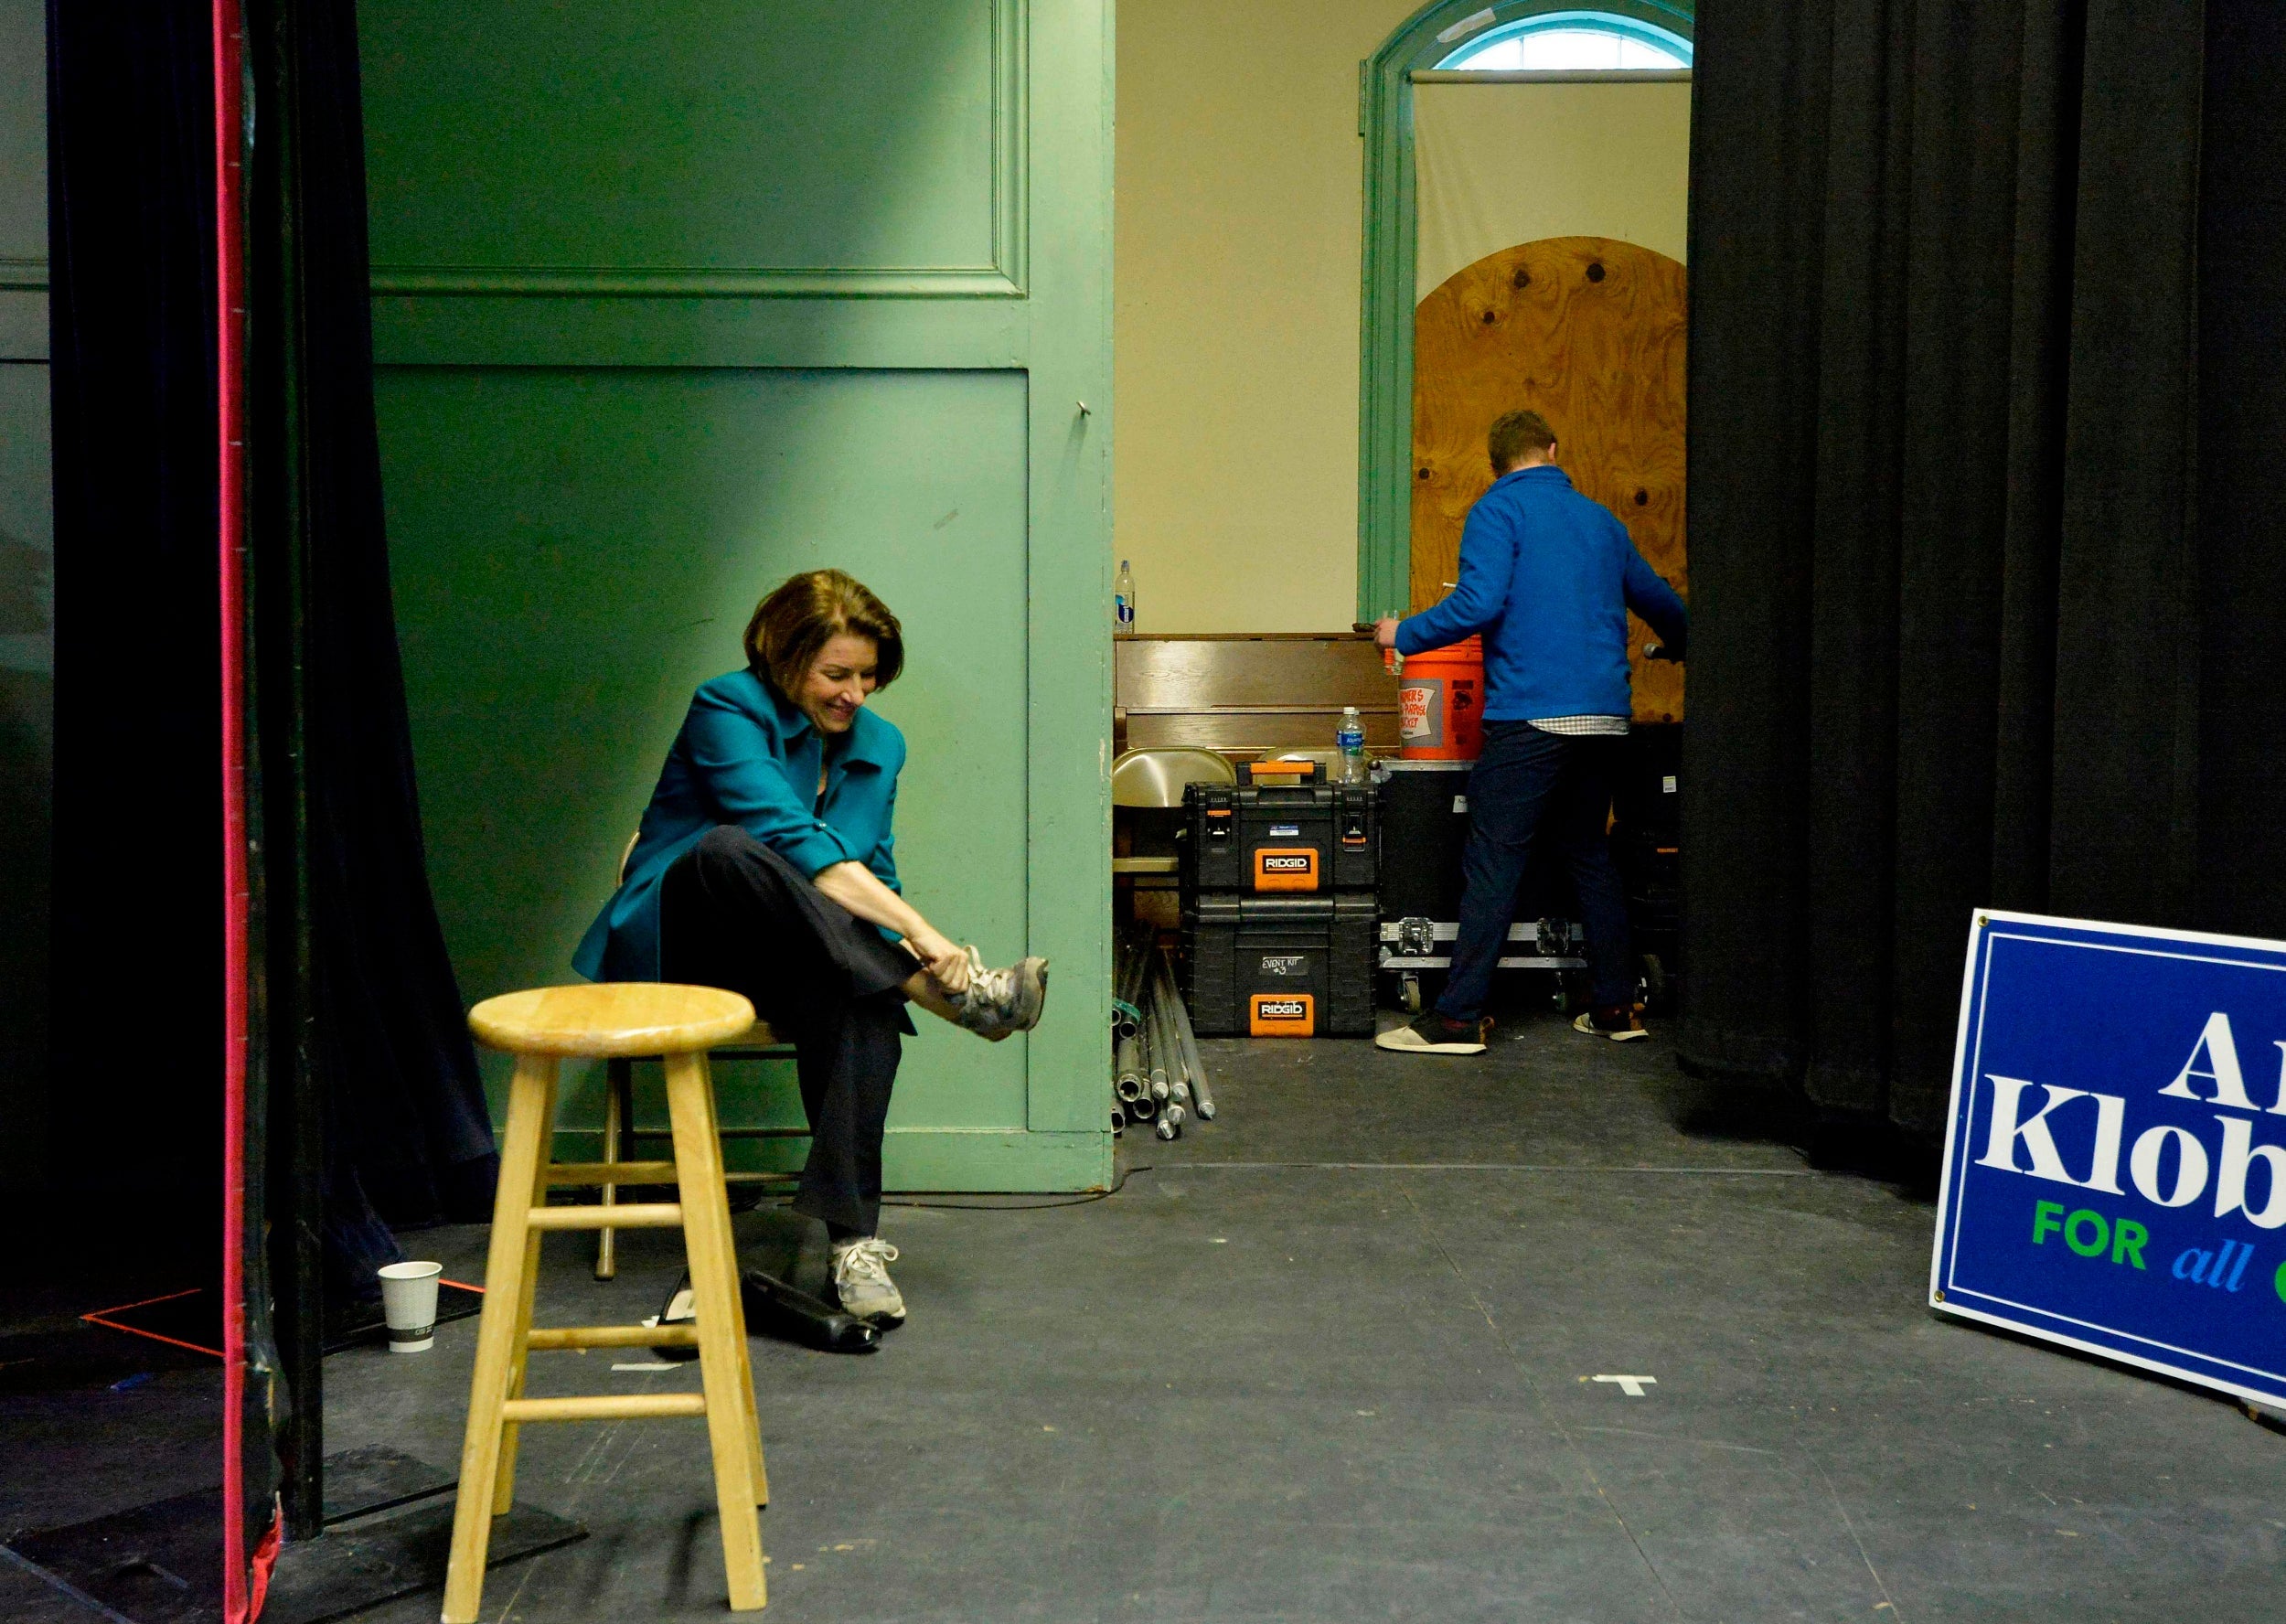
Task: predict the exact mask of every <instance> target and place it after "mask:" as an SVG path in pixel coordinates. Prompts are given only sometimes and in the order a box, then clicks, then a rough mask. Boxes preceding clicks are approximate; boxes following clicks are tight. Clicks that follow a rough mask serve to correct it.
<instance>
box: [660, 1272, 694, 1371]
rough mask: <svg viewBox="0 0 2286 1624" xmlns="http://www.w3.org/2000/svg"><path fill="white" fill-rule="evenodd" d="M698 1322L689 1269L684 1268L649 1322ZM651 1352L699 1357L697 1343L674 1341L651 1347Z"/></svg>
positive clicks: (671, 1356)
mask: <svg viewBox="0 0 2286 1624" xmlns="http://www.w3.org/2000/svg"><path fill="white" fill-rule="evenodd" d="M698 1322H699V1309H698V1305H697V1301H696V1299H695V1298H693V1297H692V1296H691V1292H690V1271H689V1269H685V1270H684V1271H683V1272H682V1274H681V1275H679V1276H678V1277H677V1278H676V1281H675V1284H674V1286H673V1287H672V1288H671V1289H669V1290H668V1293H667V1300H666V1301H665V1302H664V1303H662V1304H661V1305H659V1311H658V1318H657V1319H656V1320H652V1321H651V1323H652V1324H654V1325H696V1324H697V1323H698ZM651 1352H653V1353H655V1354H657V1356H658V1357H659V1358H661V1359H678V1360H679V1359H696V1358H698V1357H699V1344H698V1343H696V1342H690V1343H688V1344H686V1343H681V1342H674V1343H669V1344H668V1346H666V1347H664V1348H653V1349H652V1350H651Z"/></svg>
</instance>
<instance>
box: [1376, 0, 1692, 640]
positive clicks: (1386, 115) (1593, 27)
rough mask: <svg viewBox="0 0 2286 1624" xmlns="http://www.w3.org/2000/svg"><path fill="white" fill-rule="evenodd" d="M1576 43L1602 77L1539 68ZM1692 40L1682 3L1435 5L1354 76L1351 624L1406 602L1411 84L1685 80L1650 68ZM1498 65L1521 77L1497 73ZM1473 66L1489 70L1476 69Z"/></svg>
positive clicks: (1413, 221) (1448, 0) (1683, 52)
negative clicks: (1360, 166)
mask: <svg viewBox="0 0 2286 1624" xmlns="http://www.w3.org/2000/svg"><path fill="white" fill-rule="evenodd" d="M1580 36H1595V37H1599V38H1600V39H1601V40H1602V41H1604V42H1606V43H1608V48H1609V49H1610V50H1611V52H1612V60H1613V63H1614V66H1612V67H1610V68H1579V69H1571V68H1561V67H1554V68H1551V67H1544V66H1542V64H1545V63H1552V62H1554V61H1557V60H1559V58H1558V57H1557V56H1556V55H1555V54H1554V53H1557V52H1559V51H1562V50H1565V49H1573V50H1576V49H1577V48H1579V47H1580V45H1581V44H1582V43H1583V41H1582V40H1581V39H1580V38H1579V37H1580ZM1567 37H1568V38H1567ZM1692 40H1693V5H1692V4H1691V0H1603V3H1602V4H1599V5H1596V6H1595V7H1594V9H1593V10H1586V9H1583V8H1581V7H1580V6H1578V5H1576V4H1570V5H1567V4H1565V3H1564V0H1495V3H1494V4H1492V5H1474V4H1471V0H1438V3H1437V4H1432V5H1426V6H1424V7H1422V8H1421V10H1419V11H1418V12H1416V13H1415V14H1414V16H1412V17H1411V18H1410V19H1409V20H1408V21H1407V22H1406V23H1405V25H1404V26H1403V27H1400V28H1398V29H1397V30H1396V31H1395V32H1394V33H1393V34H1391V35H1390V37H1388V38H1387V39H1386V40H1384V41H1383V44H1382V47H1381V48H1380V49H1379V50H1377V51H1375V52H1374V53H1373V57H1372V58H1371V59H1368V60H1367V61H1366V62H1365V63H1364V64H1363V83H1362V87H1361V96H1360V106H1359V115H1360V116H1359V127H1358V133H1359V134H1360V135H1362V136H1363V137H1364V139H1365V146H1366V152H1365V201H1364V242H1363V254H1362V320H1361V323H1360V327H1361V335H1362V355H1361V360H1360V379H1359V401H1358V453H1359V454H1358V599H1357V603H1358V614H1359V617H1360V618H1361V619H1372V618H1373V617H1375V616H1378V615H1380V614H1384V613H1388V612H1390V611H1391V610H1394V609H1401V608H1402V607H1403V606H1404V605H1405V604H1406V603H1407V602H1408V601H1410V598H1411V581H1410V577H1411V524H1412V508H1413V492H1412V488H1411V487H1412V486H1413V484H1414V483H1415V480H1414V472H1413V470H1414V459H1413V421H1412V420H1413V384H1414V336H1415V305H1416V303H1417V301H1418V300H1419V298H1420V295H1421V290H1420V289H1419V288H1418V287H1417V286H1416V283H1415V276H1416V268H1417V259H1416V256H1417V251H1418V241H1419V205H1418V197H1417V190H1416V175H1415V149H1414V94H1415V84H1416V83H1419V82H1422V81H1423V80H1429V81H1434V80H1437V79H1441V78H1451V79H1458V80H1496V79H1499V80H1505V79H1510V78H1522V79H1527V80H1541V81H1546V80H1574V81H1578V80H1596V79H1602V78H1606V77H1611V76H1619V77H1624V78H1628V79H1631V80H1634V79H1643V78H1648V77H1659V76H1662V75H1663V76H1668V77H1675V78H1682V77H1686V75H1684V74H1682V73H1678V72H1676V70H1675V69H1672V66H1668V67H1665V68H1662V67H1661V66H1660V60H1661V56H1660V55H1659V54H1660V53H1663V59H1665V60H1667V61H1668V62H1670V63H1672V61H1673V60H1682V61H1685V62H1687V60H1688V57H1689V53H1690V51H1691V49H1692ZM1629 48H1632V49H1631V50H1630V49H1629ZM1496 53H1497V54H1496ZM1510 54H1513V55H1514V56H1515V57H1516V59H1517V60H1518V61H1519V62H1520V63H1522V64H1524V65H1523V66H1522V67H1521V68H1511V67H1508V66H1507V65H1506V64H1507V59H1508V57H1509V55H1510ZM1622 57H1625V58H1626V61H1625V62H1622V61H1621V58H1622ZM1479 62H1486V63H1494V62H1496V63H1498V64H1500V65H1499V66H1497V67H1492V68H1490V69H1487V68H1482V67H1479V66H1478V64H1479ZM1546 234H1547V233H1535V234H1534V235H1535V236H1537V235H1546Z"/></svg>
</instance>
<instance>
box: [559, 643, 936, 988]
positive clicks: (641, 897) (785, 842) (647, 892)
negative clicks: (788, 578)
mask: <svg viewBox="0 0 2286 1624" xmlns="http://www.w3.org/2000/svg"><path fill="white" fill-rule="evenodd" d="M821 757H822V758H823V759H824V761H825V764H826V793H825V796H824V797H823V798H822V799H820V798H818V797H817V794H816V791H817V765H818V762H819V759H820V758H821ZM904 764H905V739H904V735H903V733H901V732H898V731H897V728H896V724H895V723H893V722H890V721H884V720H883V719H882V718H881V717H879V716H876V715H874V714H873V712H872V711H871V710H860V711H859V712H858V713H857V721H856V723H855V725H854V726H852V727H851V728H850V730H849V732H847V733H846V734H843V735H842V736H841V737H840V738H839V739H838V740H836V741H835V742H834V743H832V744H831V745H830V746H829V745H828V743H827V741H826V740H825V739H824V738H823V737H822V736H821V735H820V734H819V733H818V732H817V729H816V728H815V727H813V726H812V725H811V724H810V720H809V718H808V717H807V716H805V715H803V714H802V713H801V711H800V710H796V708H795V707H794V705H793V704H792V703H791V702H790V701H789V700H785V699H782V698H780V697H779V695H778V692H777V690H776V689H774V688H772V687H771V686H770V685H769V684H768V683H767V682H765V681H764V680H763V679H762V678H761V677H760V676H759V675H758V674H757V673H755V672H754V671H753V670H744V671H732V672H731V673H730V674H729V675H728V676H725V677H717V678H715V679H714V680H713V681H711V682H709V683H706V684H704V685H702V686H701V687H700V689H699V691H698V692H697V693H695V694H693V695H692V696H691V699H690V710H689V713H688V714H687V715H685V716H684V718H683V725H682V731H681V732H678V733H677V734H676V735H675V743H674V747H673V748H672V749H670V750H668V753H667V765H666V766H665V767H664V768H662V769H661V770H660V772H659V775H658V787H657V788H656V789H654V790H653V791H652V792H651V804H650V805H649V806H648V807H645V808H644V809H643V824H642V827H641V829H640V830H639V832H638V833H637V834H636V842H635V850H634V851H633V852H632V853H630V854H629V855H628V858H627V872H626V877H625V879H624V880H622V881H621V882H620V886H619V889H618V890H617V891H616V892H614V893H613V894H612V899H611V901H610V902H608V903H604V911H603V912H602V913H598V914H597V915H596V916H595V923H594V924H591V925H589V926H588V927H587V935H584V936H582V938H581V939H580V946H579V950H578V951H577V952H576V953H574V954H572V968H573V969H576V970H577V971H579V973H580V974H581V975H582V976H585V977H586V978H588V979H589V980H591V981H656V980H657V979H658V978H659V924H658V905H659V884H660V881H663V880H665V879H666V878H667V871H668V869H670V868H672V867H673V866H674V863H675V860H676V859H677V858H678V857H680V856H681V855H682V854H683V853H684V852H686V851H688V850H689V849H691V848H692V847H693V846H696V845H697V844H698V843H699V841H700V838H701V837H702V836H704V835H705V834H706V832H707V831H708V830H709V829H710V828H715V827H717V826H718V825H721V824H735V825H736V826H737V827H739V828H742V829H744V830H745V831H746V832H747V833H748V834H750V835H752V836H753V837H754V839H757V840H760V841H761V842H762V843H763V844H764V845H765V846H767V847H769V848H770V849H772V850H774V851H775V852H777V853H778V855H779V856H781V857H783V858H785V860H787V861H788V862H790V863H792V864H793V865H794V866H795V867H796V868H797V869H799V870H801V871H802V872H803V873H805V874H807V875H810V876H812V877H815V876H816V875H817V873H818V871H820V870H824V869H829V868H831V867H832V866H833V865H834V864H836V863H841V862H861V863H863V864H864V865H865V866H866V867H867V868H869V869H871V870H872V871H873V872H874V873H875V874H877V875H879V876H880V877H881V882H882V883H883V884H885V885H887V886H888V887H889V888H890V889H891V890H892V891H898V890H900V889H901V887H900V886H899V885H898V883H897V860H896V856H895V840H894V839H893V837H892V835H891V833H890V822H891V819H892V816H893V815H894V814H895V812H896V809H897V772H898V769H899V768H901V767H903V765H904ZM882 934H883V935H890V933H888V932H883V933H882Z"/></svg>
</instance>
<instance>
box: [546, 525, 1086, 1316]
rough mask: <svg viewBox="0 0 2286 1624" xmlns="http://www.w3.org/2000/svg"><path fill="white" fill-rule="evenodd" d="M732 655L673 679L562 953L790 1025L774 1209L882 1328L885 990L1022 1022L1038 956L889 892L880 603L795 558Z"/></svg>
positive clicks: (1033, 1006)
mask: <svg viewBox="0 0 2286 1624" xmlns="http://www.w3.org/2000/svg"><path fill="white" fill-rule="evenodd" d="M746 657H747V667H746V668H745V669H744V670H742V671H732V672H731V673H730V674H729V675H727V676H723V677H717V678H714V679H713V680H712V681H710V682H708V683H705V684H703V685H701V686H700V689H699V691H698V692H697V693H696V694H695V695H693V696H692V698H691V701H690V710H689V713H688V714H687V715H686V716H685V717H684V719H683V725H682V730H681V731H680V732H678V733H677V734H676V736H675V743H674V745H673V747H672V748H671V749H669V750H668V753H667V765H666V766H665V767H664V768H663V769H662V770H661V771H660V773H659V778H658V786H657V788H656V789H654V790H653V791H652V792H651V804H650V805H649V806H648V807H646V808H645V809H644V813H643V823H642V827H641V828H640V829H639V830H638V831H637V833H636V843H635V849H634V850H633V851H632V852H630V853H629V855H628V859H627V865H626V872H625V877H624V878H623V879H622V881H621V882H620V886H619V889H618V891H617V892H615V893H614V895H613V897H612V899H611V901H610V902H608V903H605V904H604V911H603V912H602V913H599V914H597V915H596V917H595V923H594V924H592V925H590V926H589V927H588V931H587V935H585V937H583V938H582V941H581V943H580V946H579V950H578V952H577V953H575V954H574V955H573V956H572V965H573V967H575V968H577V969H578V970H579V972H580V973H581V974H582V975H583V976H587V977H589V978H593V979H597V980H605V981H661V980H663V981H677V982H683V983H687V984H695V985H698V986H703V987H723V988H730V989H731V990H732V991H733V992H739V993H743V994H744V995H745V996H746V997H747V998H748V999H751V1000H753V1006H754V1009H755V1010H756V1012H757V1013H759V1014H760V1015H761V1016H762V1017H763V1019H764V1020H767V1021H769V1022H770V1024H771V1026H772V1027H773V1028H774V1029H775V1030H776V1031H779V1032H781V1033H783V1034H784V1035H785V1036H786V1037H787V1038H789V1039H791V1040H792V1042H793V1043H794V1047H795V1053H796V1069H797V1071H798V1073H799V1075H800V1080H801V1089H802V1104H803V1106H804V1107H805V1109H807V1112H808V1114H809V1127H810V1149H809V1160H808V1162H807V1165H806V1166H805V1167H804V1168H803V1170H802V1182H801V1190H800V1192H799V1193H798V1194H797V1195H796V1197H795V1201H794V1207H795V1210H796V1212H799V1213H807V1214H808V1215H809V1216H811V1217H813V1218H817V1219H818V1220H820V1221H821V1222H823V1223H825V1225H826V1229H827V1234H828V1238H829V1242H830V1246H831V1254H832V1259H833V1278H834V1286H835V1288H836V1290H837V1291H838V1292H839V1295H840V1298H841V1301H842V1306H843V1307H845V1308H846V1309H849V1312H851V1313H852V1314H855V1315H857V1316H859V1317H860V1318H861V1319H865V1320H871V1321H872V1322H873V1323H875V1324H876V1325H881V1326H883V1327H887V1326H892V1325H896V1324H899V1323H901V1322H902V1321H903V1319H904V1317H905V1308H904V1300H903V1298H902V1297H901V1296H900V1295H899V1293H898V1291H897V1288H896V1287H895V1286H894V1285H893V1284H892V1282H891V1280H890V1278H889V1270H888V1265H889V1264H891V1263H892V1262H894V1261H895V1260H896V1256H897V1250H896V1248H895V1247H893V1246H891V1245H888V1244H887V1243H885V1242H884V1241H882V1240H881V1238H880V1235H879V1234H878V1233H877V1231H878V1226H879V1223H880V1217H881V1135H882V1132H883V1129H884V1127H885V1125H886V1123H887V1120H888V1116H889V1097H890V1093H891V1090H892V1087H893V1086H894V1084H895V1082H896V1077H897V1063H898V1060H899V1057H900V1052H901V1048H902V1044H901V1038H902V1034H903V1033H905V1032H909V1031H912V1030H913V1023H912V1020H911V1018H910V1017H909V1016H907V1014H906V1013H905V1008H904V1006H905V1003H906V1001H907V1000H908V999H910V1000H911V1001H912V1002H913V1003H917V1004H919V1005H920V1006H921V1007H922V1008H924V1009H925V1010H929V1011H930V1012H931V1013H933V1014H935V1015H939V1016H941V1017H943V1018H944V1019H945V1020H950V1021H953V1022H954V1023H956V1025H959V1026H962V1027H965V1028H967V1030H969V1031H973V1032H976V1033H977V1034H978V1035H979V1036H981V1037H984V1038H987V1039H989V1040H992V1041H994V1042H998V1041H999V1040H1000V1039H1002V1038H1005V1037H1007V1036H1008V1035H1009V1033H1010V1032H1017V1031H1027V1030H1029V1029H1030V1028H1031V1027H1032V1026H1033V1025H1034V1024H1036V1023H1037V1022H1038V1021H1039V1019H1040V1010H1041V1006H1042V1001H1043V1000H1044V999H1045V998H1046V996H1047V982H1048V966H1047V961H1046V960H1045V959H1040V958H1027V959H1023V960H1021V961H1020V962H1019V963H1017V964H1016V965H1014V966H1011V967H1009V968H1007V969H988V968H987V967H985V964H984V959H983V956H982V955H981V954H979V953H978V952H977V949H975V948H974V947H962V946H956V945H955V944H954V943H953V942H952V941H951V940H950V939H949V938H947V937H945V935H941V934H940V933H939V932H938V931H937V930H936V928H935V926H933V925H932V924H929V922H928V921H927V920H926V919H924V918H923V917H922V916H921V914H920V913H919V912H918V911H917V910H916V909H914V908H913V905H912V904H911V903H908V902H906V901H905V899H904V896H903V887H902V886H900V885H899V883H898V881H897V862H896V856H895V847H896V841H895V836H894V834H893V833H892V827H891V826H892V820H893V817H894V815H895V812H896V807H897V774H898V770H899V769H900V768H902V767H903V765H904V761H905V742H904V737H903V734H901V733H899V732H898V731H897V729H896V728H895V726H894V725H893V724H892V723H890V722H888V721H884V720H883V719H882V718H881V717H879V716H877V715H875V714H874V713H873V712H871V710H867V709H866V708H865V701H866V700H868V699H870V698H871V696H872V695H873V694H874V692H876V691H877V690H878V689H882V688H885V687H887V686H888V685H889V684H890V683H891V682H892V681H894V680H895V679H896V677H897V674H898V672H899V670H900V669H902V668H903V665H904V635H903V628H901V627H900V626H899V625H898V623H897V617H896V616H895V615H894V614H891V613H890V611H889V609H888V606H887V605H886V604H882V603H881V600H880V599H879V598H877V597H875V596H874V595H873V594H872V593H871V592H869V591H867V590H866V589H865V588H864V587H863V586H861V585H860V584H859V583H858V582H856V581H854V580H852V579H851V578H850V577H849V576H848V575H845V574H843V573H842V572H840V571H839V570H814V571H811V572H808V573H807V574H803V575H796V576H795V577H794V578H793V579H792V580H790V581H788V582H785V584H784V585H782V586H780V587H779V588H778V589H777V590H776V591H774V592H773V593H771V594H770V595H769V596H768V597H766V598H764V599H763V601H762V602H761V604H758V605H757V606H756V607H755V610H754V614H753V619H752V620H751V621H749V622H748V623H747V626H746ZM669 1317H671V1315H670V1316H669Z"/></svg>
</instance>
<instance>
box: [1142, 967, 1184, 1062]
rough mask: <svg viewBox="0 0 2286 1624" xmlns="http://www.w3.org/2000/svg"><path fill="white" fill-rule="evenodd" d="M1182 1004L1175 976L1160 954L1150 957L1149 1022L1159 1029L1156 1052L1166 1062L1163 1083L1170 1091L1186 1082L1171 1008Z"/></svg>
mask: <svg viewBox="0 0 2286 1624" xmlns="http://www.w3.org/2000/svg"><path fill="white" fill-rule="evenodd" d="M1181 1001H1182V998H1181V995H1180V994H1179V993H1178V992H1176V990H1175V973H1174V971H1173V970H1172V969H1171V968H1170V967H1169V966H1168V963H1167V956H1166V954H1164V953H1155V954H1153V955H1152V964H1151V1019H1152V1021H1153V1022H1154V1023H1155V1024H1156V1025H1157V1027H1158V1029H1159V1052H1160V1053H1161V1054H1163V1055H1165V1056H1166V1059H1167V1082H1168V1086H1169V1088H1170V1091H1171V1090H1172V1088H1173V1087H1174V1086H1175V1085H1176V1084H1181V1083H1184V1082H1187V1081H1188V1080H1189V1079H1188V1075H1187V1068H1186V1067H1185V1065H1184V1063H1183V1055H1182V1045H1181V1043H1180V1042H1179V1041H1178V1040H1177V1038H1176V1035H1175V1017H1174V1007H1175V1006H1176V1005H1177V1004H1179V1003H1180V1002H1181Z"/></svg>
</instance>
